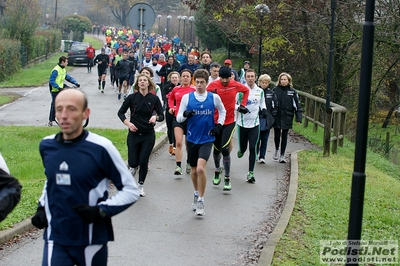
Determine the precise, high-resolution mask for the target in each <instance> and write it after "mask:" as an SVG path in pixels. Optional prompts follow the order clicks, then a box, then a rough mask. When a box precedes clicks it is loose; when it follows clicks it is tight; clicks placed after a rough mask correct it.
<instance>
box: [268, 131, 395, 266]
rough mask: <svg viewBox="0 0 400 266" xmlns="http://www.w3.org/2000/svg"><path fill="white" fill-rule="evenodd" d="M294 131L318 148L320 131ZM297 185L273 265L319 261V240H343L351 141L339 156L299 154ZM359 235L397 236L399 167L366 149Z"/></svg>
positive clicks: (347, 207) (365, 236)
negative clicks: (290, 211) (295, 197)
mask: <svg viewBox="0 0 400 266" xmlns="http://www.w3.org/2000/svg"><path fill="white" fill-rule="evenodd" d="M294 130H295V131H297V132H299V133H300V134H301V135H303V136H305V137H306V138H308V139H309V140H312V142H313V143H315V144H317V145H319V146H322V139H323V138H322V134H323V131H322V130H320V131H319V132H317V133H314V132H312V129H311V127H309V128H307V129H305V128H303V127H302V126H295V127H294ZM298 161H299V185H298V195H297V199H296V204H295V206H294V210H293V213H292V216H291V218H290V221H289V225H288V227H287V228H286V230H285V233H284V234H283V236H282V238H281V240H280V241H279V243H278V245H277V247H276V250H275V254H274V259H273V265H320V255H319V252H320V250H319V248H320V244H319V241H320V240H346V239H347V230H348V218H349V217H348V216H349V208H350V193H351V191H350V190H351V181H352V173H353V164H354V163H353V162H354V143H351V142H349V141H345V145H344V147H343V148H339V150H338V154H331V156H330V157H323V156H322V151H318V150H315V151H302V152H300V153H299V154H298ZM366 176H367V179H366V187H365V200H364V214H363V226H362V239H364V240H398V239H400V224H399V223H398V221H399V220H400V212H399V210H400V200H399V199H400V171H399V166H397V165H394V164H392V163H390V162H388V161H387V160H386V159H385V158H383V157H382V156H381V155H378V154H376V153H373V152H371V151H370V150H368V154H367V165H366Z"/></svg>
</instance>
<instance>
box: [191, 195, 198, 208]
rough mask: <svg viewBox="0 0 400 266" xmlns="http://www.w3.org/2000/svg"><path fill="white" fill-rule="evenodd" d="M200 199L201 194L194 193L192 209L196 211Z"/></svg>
mask: <svg viewBox="0 0 400 266" xmlns="http://www.w3.org/2000/svg"><path fill="white" fill-rule="evenodd" d="M198 200H199V196H198V195H196V194H194V196H193V202H192V210H193V211H195V210H196V208H197V201H198Z"/></svg>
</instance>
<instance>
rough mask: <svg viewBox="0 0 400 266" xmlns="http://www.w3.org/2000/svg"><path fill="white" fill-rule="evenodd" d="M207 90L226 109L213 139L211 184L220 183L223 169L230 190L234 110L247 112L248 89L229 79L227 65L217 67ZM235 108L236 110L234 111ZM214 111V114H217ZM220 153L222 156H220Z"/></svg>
mask: <svg viewBox="0 0 400 266" xmlns="http://www.w3.org/2000/svg"><path fill="white" fill-rule="evenodd" d="M207 91H210V92H213V93H216V94H218V95H219V97H220V98H221V100H222V103H223V104H224V106H225V109H226V116H225V122H224V124H223V126H222V129H221V131H220V132H219V134H217V135H216V136H215V141H214V151H213V158H214V165H215V173H214V179H213V184H214V185H219V184H220V183H221V176H220V175H221V174H222V171H223V170H225V178H224V188H223V190H225V191H230V190H231V189H232V183H231V179H230V169H231V157H230V152H231V150H232V146H231V141H232V137H233V133H234V132H235V125H236V123H235V115H236V111H238V112H240V113H248V112H249V110H248V109H247V108H246V107H245V106H246V104H247V99H248V97H249V94H250V90H249V89H248V88H247V87H246V86H245V85H243V84H241V83H240V82H237V81H234V80H231V69H230V68H229V67H227V66H222V67H221V68H220V69H219V80H215V81H213V82H211V83H210V84H208V86H207ZM238 93H242V96H241V97H240V103H239V104H240V105H239V107H238V108H237V109H236V105H235V104H236V94H238ZM235 109H236V111H235ZM217 113H218V112H215V114H214V115H217ZM216 119H217V118H216V117H215V118H214V120H215V124H217V120H216ZM221 153H222V156H221ZM221 157H223V166H224V167H221V166H220V161H221Z"/></svg>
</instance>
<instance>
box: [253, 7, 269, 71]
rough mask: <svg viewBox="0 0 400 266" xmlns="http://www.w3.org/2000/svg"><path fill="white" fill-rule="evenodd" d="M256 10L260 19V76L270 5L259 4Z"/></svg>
mask: <svg viewBox="0 0 400 266" xmlns="http://www.w3.org/2000/svg"><path fill="white" fill-rule="evenodd" d="M254 10H255V11H256V14H257V16H258V18H259V19H260V45H259V48H258V77H260V75H261V50H262V35H263V25H262V24H263V22H264V16H265V15H266V14H268V13H269V12H270V11H269V7H268V6H267V5H266V4H258V5H257V6H256V8H255V9H254Z"/></svg>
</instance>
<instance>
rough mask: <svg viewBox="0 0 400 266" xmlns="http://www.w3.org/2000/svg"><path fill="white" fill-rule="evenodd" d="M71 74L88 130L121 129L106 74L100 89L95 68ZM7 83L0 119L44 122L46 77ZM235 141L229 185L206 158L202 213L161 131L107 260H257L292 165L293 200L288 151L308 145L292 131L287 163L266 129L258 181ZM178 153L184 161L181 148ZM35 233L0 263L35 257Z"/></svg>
mask: <svg viewBox="0 0 400 266" xmlns="http://www.w3.org/2000/svg"><path fill="white" fill-rule="evenodd" d="M56 63H57V62H55V64H56ZM49 72H50V70H49ZM69 74H70V75H71V76H72V77H74V78H75V79H76V80H77V81H78V82H79V83H80V84H81V89H82V90H83V91H84V92H85V93H86V94H87V96H88V99H89V107H90V108H91V115H90V123H89V126H88V130H90V128H92V127H101V128H114V129H126V126H125V125H123V123H122V122H121V121H120V120H119V118H118V117H117V111H118V109H119V107H120V106H121V104H122V100H118V99H117V93H116V92H114V90H112V89H110V88H109V77H108V76H107V84H106V90H105V93H104V94H102V93H100V91H99V90H98V89H97V69H96V68H93V71H92V73H87V70H86V67H77V68H75V69H73V70H72V71H69ZM5 91H9V92H13V93H18V94H20V95H21V96H22V97H21V98H20V99H18V100H16V101H15V102H13V103H11V104H8V105H4V106H1V107H0V125H1V126H4V125H31V126H45V124H46V123H47V122H48V113H49V106H50V102H51V97H50V93H49V89H48V86H47V84H45V85H43V86H40V87H35V88H15V89H0V93H1V92H5ZM0 130H1V129H0ZM157 131H165V126H164V123H159V124H158V125H157ZM233 141H234V144H235V145H234V149H233V151H232V153H231V159H232V166H231V178H232V191H230V192H226V191H223V190H222V187H223V184H222V183H221V184H220V185H218V186H214V185H213V184H212V176H213V170H214V168H213V159H212V155H211V156H210V159H209V161H208V164H207V177H208V181H207V188H206V194H205V212H206V215H205V216H203V217H197V216H195V214H194V212H193V211H192V210H191V202H192V200H193V188H192V183H191V179H190V175H189V174H185V173H184V174H183V175H181V176H176V175H174V174H173V172H174V169H175V158H174V157H173V156H171V155H169V153H168V152H167V148H168V145H167V144H166V136H165V135H164V136H163V137H162V138H160V139H159V140H158V142H157V143H156V147H155V148H154V153H153V154H152V157H151V160H150V163H151V164H150V168H151V170H150V171H149V173H148V176H147V179H146V182H145V186H144V187H145V192H146V197H144V198H141V199H140V200H139V201H138V202H137V203H135V204H134V205H133V206H132V207H130V208H129V209H128V210H126V211H125V212H123V213H121V214H119V215H117V216H115V217H113V226H114V233H115V241H114V242H110V243H109V244H108V247H109V258H108V265H111V266H113V265H178V266H179V265H249V264H251V265H255V264H256V263H257V260H258V259H256V260H252V258H249V254H250V253H252V252H251V250H253V249H255V247H254V245H255V242H256V241H257V239H258V237H259V235H260V232H264V233H265V230H266V229H265V224H266V223H267V224H271V223H272V224H273V227H275V224H276V223H277V222H278V221H277V218H276V216H277V215H278V218H279V214H276V204H277V201H279V200H282V199H281V198H282V193H283V192H282V191H285V189H286V191H287V189H288V187H289V184H288V182H287V179H286V180H285V177H287V176H288V175H287V174H286V172H287V171H288V170H289V166H290V165H292V167H291V169H290V170H291V171H292V175H291V176H290V181H291V184H290V185H292V186H293V187H291V191H290V190H289V191H290V193H289V194H290V195H289V196H288V199H289V198H290V199H291V200H288V202H289V203H290V204H292V205H293V204H294V200H295V197H296V188H297V186H295V185H293V184H294V183H293V181H294V180H295V181H296V182H297V159H296V158H297V156H296V153H294V154H293V155H292V156H290V154H292V153H293V152H295V151H298V150H301V149H306V148H308V147H309V146H308V145H307V143H304V142H302V141H298V139H295V138H293V137H292V136H291V137H290V138H289V143H288V147H287V151H286V155H287V156H286V158H287V160H288V163H286V164H282V163H278V162H276V161H273V160H272V158H271V157H272V151H273V149H274V148H273V132H272V131H271V136H270V138H269V143H268V152H267V158H266V164H258V163H257V165H256V167H255V177H256V182H255V184H249V183H247V182H246V175H247V169H248V155H249V154H248V151H247V152H246V153H245V155H244V156H243V158H241V159H238V158H237V156H236V153H237V146H238V145H237V139H236V136H235V137H234V140H233ZM290 158H292V160H290ZM182 161H183V162H184V161H185V156H184V158H183V160H182ZM293 165H294V167H293ZM185 166H186V164H185V163H183V167H185ZM284 197H286V194H285V196H284ZM293 197H294V198H293ZM291 208H292V206H290V205H289V206H287V207H286V209H285V210H286V214H285V215H283V216H285V217H284V219H283V220H282V221H279V222H278V226H277V227H275V229H277V228H278V229H279V230H280V231H281V233H279V232H278V231H279V230H276V232H278V233H275V235H274V233H273V234H272V236H273V237H272V238H273V239H275V240H273V239H272V240H271V242H268V243H262V244H265V245H264V246H265V249H264V250H263V251H262V252H261V253H262V254H261V258H260V261H259V265H269V262H270V259H271V258H272V255H273V249H274V247H275V244H276V242H277V241H279V237H280V234H282V233H283V230H284V228H285V227H286V224H287V221H288V219H289V217H290V213H291ZM285 210H284V211H283V213H285ZM30 227H31V226H30V221H29V220H27V221H24V222H22V223H21V224H19V225H16V226H15V228H13V229H11V230H7V232H5V231H2V232H0V241H3V242H4V241H5V240H6V236H14V235H16V234H21V233H22V231H26V230H28V229H29V228H30ZM41 235H42V230H36V231H34V232H33V233H29V234H28V236H26V237H23V238H22V239H21V240H20V241H17V242H16V243H14V244H13V245H11V246H8V247H7V248H4V249H3V250H0V265H8V266H14V265H15V266H17V265H18V266H24V265H29V266H31V265H40V264H41V260H42V251H43V239H42V236H41ZM268 235H269V233H268V234H267V238H268ZM258 249H259V250H260V249H261V248H260V247H258ZM271 251H272V254H271Z"/></svg>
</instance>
